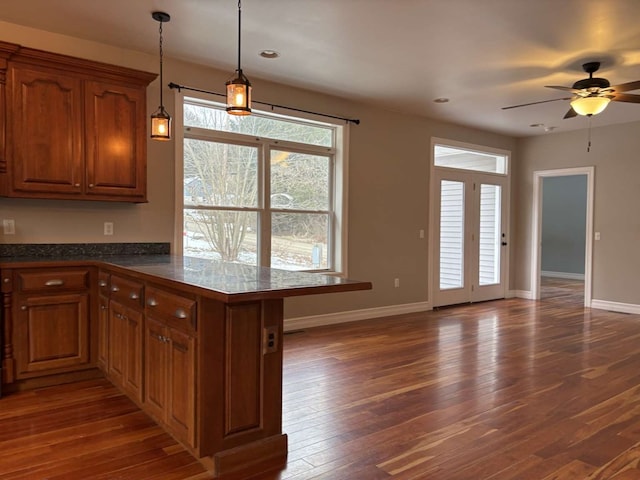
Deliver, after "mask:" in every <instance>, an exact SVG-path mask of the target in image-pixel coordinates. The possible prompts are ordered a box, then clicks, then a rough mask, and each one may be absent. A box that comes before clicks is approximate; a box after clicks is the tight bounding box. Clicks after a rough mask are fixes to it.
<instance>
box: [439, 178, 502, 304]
mask: <svg viewBox="0 0 640 480" xmlns="http://www.w3.org/2000/svg"><path fill="white" fill-rule="evenodd" d="M434 180H435V189H434V193H435V195H434V202H435V205H434V206H435V230H434V231H435V245H434V252H435V262H434V265H435V268H434V271H435V275H434V279H433V282H434V288H433V291H434V298H433V306H434V307H437V306H443V305H454V304H458V303H467V302H480V301H484V300H493V299H497V298H504V297H505V291H506V289H505V279H506V262H505V254H506V245H507V238H506V230H505V229H506V225H507V224H506V210H507V209H506V205H507V201H508V198H507V197H508V192H507V177H505V176H502V175H494V174H489V173H478V172H470V171H464V170H455V169H450V168H438V167H435V168H434Z"/></svg>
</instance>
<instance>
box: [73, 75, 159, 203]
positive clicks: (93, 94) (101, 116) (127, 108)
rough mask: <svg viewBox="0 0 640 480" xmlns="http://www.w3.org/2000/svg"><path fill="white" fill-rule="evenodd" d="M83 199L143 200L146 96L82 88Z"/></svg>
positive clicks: (100, 86) (138, 91)
mask: <svg viewBox="0 0 640 480" xmlns="http://www.w3.org/2000/svg"><path fill="white" fill-rule="evenodd" d="M85 122H86V123H85V132H86V168H87V190H86V193H87V195H108V196H123V197H140V198H139V200H144V198H145V197H146V174H147V171H146V159H147V154H146V145H147V139H146V124H147V121H146V92H145V89H144V88H134V87H125V86H122V85H118V84H110V83H106V82H86V84H85Z"/></svg>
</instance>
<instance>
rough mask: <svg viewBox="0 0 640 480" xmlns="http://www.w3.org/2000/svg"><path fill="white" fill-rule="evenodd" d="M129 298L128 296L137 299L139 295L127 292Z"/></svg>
mask: <svg viewBox="0 0 640 480" xmlns="http://www.w3.org/2000/svg"><path fill="white" fill-rule="evenodd" d="M129 298H130V299H131V300H137V299H139V298H140V296H139V295H138V294H137V293H136V292H131V293H130V294H129Z"/></svg>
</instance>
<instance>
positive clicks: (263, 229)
mask: <svg viewBox="0 0 640 480" xmlns="http://www.w3.org/2000/svg"><path fill="white" fill-rule="evenodd" d="M259 155H260V164H261V169H260V172H261V174H262V178H261V179H260V186H261V188H262V195H260V219H259V221H260V237H259V241H258V244H259V245H260V255H259V259H258V264H259V265H261V266H263V267H270V266H271V202H270V198H271V148H270V147H269V145H268V144H267V143H266V142H262V143H261V145H260V154H259Z"/></svg>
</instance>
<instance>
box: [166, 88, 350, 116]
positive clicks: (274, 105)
mask: <svg viewBox="0 0 640 480" xmlns="http://www.w3.org/2000/svg"><path fill="white" fill-rule="evenodd" d="M169 88H171V89H174V88H177V89H178V91H180V90H191V91H192V92H200V93H208V94H210V95H217V96H219V97H226V95H225V94H224V93H218V92H212V91H210V90H201V89H199V88H193V87H187V86H185V85H178V84H177V83H173V82H171V83H169ZM252 102H253V103H259V104H260V105H267V106H269V107H271V109H273V108H284V109H285V110H293V111H294V112H302V113H311V114H312V115H319V116H321V117H327V118H335V119H337V120H344V121H345V122H348V123H355V124H356V125H360V120H358V119H357V118H345V117H337V116H335V115H327V114H326V113H318V112H312V111H311V110H302V109H301V108H293V107H285V106H284V105H276V104H275V103H267V102H259V101H257V100H252Z"/></svg>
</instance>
